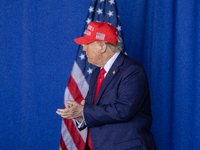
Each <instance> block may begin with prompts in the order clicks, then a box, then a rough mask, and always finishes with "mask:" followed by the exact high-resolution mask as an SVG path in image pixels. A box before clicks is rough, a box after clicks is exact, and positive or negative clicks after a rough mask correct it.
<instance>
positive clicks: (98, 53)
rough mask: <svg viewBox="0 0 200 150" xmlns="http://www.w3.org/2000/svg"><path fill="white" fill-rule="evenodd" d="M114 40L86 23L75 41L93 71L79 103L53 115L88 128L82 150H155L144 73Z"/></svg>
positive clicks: (98, 25)
mask: <svg viewBox="0 0 200 150" xmlns="http://www.w3.org/2000/svg"><path fill="white" fill-rule="evenodd" d="M118 40H119V38H118V35H117V30H116V29H115V28H114V27H113V26H111V25H109V24H107V23H105V22H103V23H102V22H90V23H89V25H88V28H87V31H86V34H85V36H83V37H80V38H77V39H75V42H76V43H77V44H80V45H84V47H83V51H85V52H86V55H87V58H88V62H89V63H91V64H93V65H96V66H97V68H96V69H95V70H94V71H93V73H92V76H91V80H90V85H89V91H88V94H87V96H86V98H85V100H83V101H82V102H81V104H79V103H77V102H74V101H70V100H67V101H66V102H67V103H68V104H69V106H68V107H66V108H65V109H58V110H57V113H58V114H59V115H61V116H62V117H63V118H67V119H75V120H76V121H77V126H78V128H79V130H82V129H84V128H85V127H88V129H89V130H88V137H87V141H86V146H85V150H90V149H94V150H128V149H130V150H155V149H156V147H155V144H154V139H153V136H152V133H151V131H150V128H151V123H152V115H151V102H150V93H149V86H148V80H147V76H146V73H145V71H144V69H143V67H142V66H141V65H140V64H139V63H138V62H136V61H135V60H133V59H131V58H130V57H128V56H126V55H124V54H123V53H122V52H121V46H120V44H119V43H118ZM100 82H101V83H100Z"/></svg>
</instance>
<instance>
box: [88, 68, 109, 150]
mask: <svg viewBox="0 0 200 150" xmlns="http://www.w3.org/2000/svg"><path fill="white" fill-rule="evenodd" d="M105 73H106V71H105V69H104V68H102V69H101V71H100V74H99V76H98V80H97V86H96V92H95V98H94V104H95V102H96V98H97V95H98V93H99V89H100V87H101V84H102V83H103V80H104V74H105ZM88 146H89V147H90V149H91V150H93V148H92V141H91V136H90V132H89V133H88Z"/></svg>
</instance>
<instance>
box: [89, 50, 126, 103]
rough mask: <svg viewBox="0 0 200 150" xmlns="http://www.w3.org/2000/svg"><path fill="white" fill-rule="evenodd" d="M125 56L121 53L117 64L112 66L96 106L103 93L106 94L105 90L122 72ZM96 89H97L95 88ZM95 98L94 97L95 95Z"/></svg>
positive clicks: (116, 61)
mask: <svg viewBox="0 0 200 150" xmlns="http://www.w3.org/2000/svg"><path fill="white" fill-rule="evenodd" d="M124 58H125V56H124V54H123V53H122V52H121V53H120V54H119V56H118V57H117V59H116V60H115V62H114V63H113V65H112V66H111V68H110V70H109V72H108V73H107V75H106V78H105V79H104V81H103V83H102V85H101V88H100V90H99V93H98V95H97V99H96V103H95V105H96V104H98V102H99V100H100V97H101V95H102V93H103V92H104V90H105V89H106V87H107V85H108V84H109V83H110V82H111V81H112V79H113V78H114V77H115V76H116V75H117V73H118V72H119V71H120V70H119V66H120V65H121V64H122V63H123V60H124ZM95 85H96V84H95ZM95 89H96V88H95ZM94 93H95V92H94ZM93 97H94V95H93Z"/></svg>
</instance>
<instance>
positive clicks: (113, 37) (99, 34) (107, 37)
mask: <svg viewBox="0 0 200 150" xmlns="http://www.w3.org/2000/svg"><path fill="white" fill-rule="evenodd" d="M117 37H118V34H117V30H116V28H115V27H113V26H112V25H110V24H108V23H106V22H90V23H89V25H88V28H87V30H86V33H85V35H84V36H83V37H80V38H76V39H74V41H75V42H76V43H77V44H79V45H85V44H89V43H92V42H94V41H106V42H108V43H112V44H117V43H118V41H117Z"/></svg>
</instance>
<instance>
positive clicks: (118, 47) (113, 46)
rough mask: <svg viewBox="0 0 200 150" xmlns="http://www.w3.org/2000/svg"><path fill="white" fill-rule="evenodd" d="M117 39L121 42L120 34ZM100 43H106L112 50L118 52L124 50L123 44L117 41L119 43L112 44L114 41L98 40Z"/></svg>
mask: <svg viewBox="0 0 200 150" xmlns="http://www.w3.org/2000/svg"><path fill="white" fill-rule="evenodd" d="M117 41H118V42H121V41H122V39H121V38H120V37H119V36H118V37H117ZM98 43H99V44H100V45H103V44H106V45H107V46H108V47H109V48H110V49H111V50H112V52H114V53H116V52H120V51H122V46H121V44H119V43H117V44H112V43H109V42H106V41H101V42H98Z"/></svg>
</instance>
